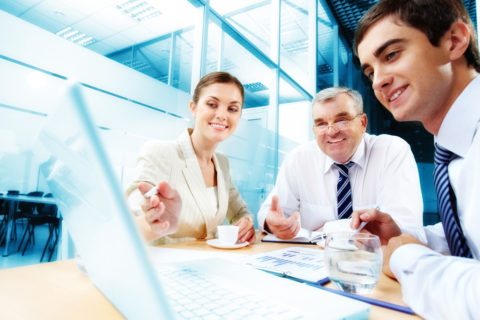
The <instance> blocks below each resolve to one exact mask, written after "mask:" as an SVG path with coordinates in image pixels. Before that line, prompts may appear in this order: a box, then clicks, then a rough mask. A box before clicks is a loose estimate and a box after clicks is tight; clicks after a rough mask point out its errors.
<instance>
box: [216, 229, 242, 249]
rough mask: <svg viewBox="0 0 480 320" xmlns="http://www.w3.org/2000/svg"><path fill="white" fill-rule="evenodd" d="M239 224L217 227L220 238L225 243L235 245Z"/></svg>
mask: <svg viewBox="0 0 480 320" xmlns="http://www.w3.org/2000/svg"><path fill="white" fill-rule="evenodd" d="M238 229H239V227H238V226H230V225H222V226H218V227H217V235H218V240H219V241H220V243H221V244H223V245H233V244H235V243H236V242H237V240H238Z"/></svg>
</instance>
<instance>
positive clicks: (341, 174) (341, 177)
mask: <svg viewBox="0 0 480 320" xmlns="http://www.w3.org/2000/svg"><path fill="white" fill-rule="evenodd" d="M353 164H354V163H353V162H349V163H347V164H339V163H335V165H336V166H337V168H338V183H337V208H338V219H347V218H350V216H351V215H352V211H353V210H352V189H351V187H350V179H349V177H348V169H349V168H350V167H351V166H353Z"/></svg>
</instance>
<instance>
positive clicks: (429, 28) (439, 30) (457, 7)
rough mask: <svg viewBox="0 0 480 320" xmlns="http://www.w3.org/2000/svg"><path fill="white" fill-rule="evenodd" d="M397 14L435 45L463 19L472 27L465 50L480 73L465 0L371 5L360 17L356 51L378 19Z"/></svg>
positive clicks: (392, 1) (402, 0)
mask: <svg viewBox="0 0 480 320" xmlns="http://www.w3.org/2000/svg"><path fill="white" fill-rule="evenodd" d="M387 16H396V17H398V18H399V19H400V21H402V22H403V23H405V24H407V25H408V26H411V27H413V28H416V29H418V30H420V31H421V32H423V33H424V34H425V35H426V36H427V37H428V40H429V41H430V43H431V44H432V45H433V46H438V44H439V41H440V38H441V37H442V36H443V35H444V34H445V32H446V31H447V30H448V29H449V28H450V26H451V25H452V23H453V22H455V21H457V20H461V21H463V22H465V23H466V24H467V25H468V27H469V29H470V35H471V36H470V45H469V46H468V48H467V50H466V51H465V58H466V59H467V63H468V65H470V66H473V67H474V68H475V70H477V71H478V72H480V57H479V52H478V47H477V39H476V36H475V29H474V27H473V24H472V20H471V19H470V17H469V16H468V12H467V11H466V9H465V6H464V5H463V3H462V1H461V0H386V1H380V2H379V3H378V4H376V5H375V6H373V7H372V8H370V10H368V12H367V13H366V14H365V15H364V16H363V17H362V19H360V22H359V23H358V26H357V30H356V32H355V39H354V50H355V53H356V54H357V49H358V44H359V43H360V42H361V41H362V39H363V37H364V36H365V33H366V32H367V30H368V29H369V28H370V26H371V25H373V24H374V23H375V22H377V21H379V20H381V19H383V18H385V17H387Z"/></svg>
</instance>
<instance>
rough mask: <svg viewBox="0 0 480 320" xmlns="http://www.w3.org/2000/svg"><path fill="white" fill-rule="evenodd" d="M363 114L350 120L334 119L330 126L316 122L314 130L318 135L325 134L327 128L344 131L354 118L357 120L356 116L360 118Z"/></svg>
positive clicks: (323, 122) (326, 123) (345, 118)
mask: <svg viewBox="0 0 480 320" xmlns="http://www.w3.org/2000/svg"><path fill="white" fill-rule="evenodd" d="M362 114H363V113H359V114H357V115H356V116H354V117H352V118H347V117H341V118H338V119H335V120H334V121H333V123H332V124H329V123H328V122H326V121H320V122H316V123H315V124H314V128H315V130H317V131H318V132H320V133H325V132H327V131H328V128H330V127H331V128H332V129H333V130H335V129H336V130H339V131H340V130H345V129H347V128H348V126H349V125H350V122H352V121H353V120H354V119H355V118H357V117H358V116H361V115H362Z"/></svg>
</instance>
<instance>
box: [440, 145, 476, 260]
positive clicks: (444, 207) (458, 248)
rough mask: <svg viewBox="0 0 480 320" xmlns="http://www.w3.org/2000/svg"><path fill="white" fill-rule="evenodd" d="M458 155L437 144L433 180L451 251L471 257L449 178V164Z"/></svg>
mask: <svg viewBox="0 0 480 320" xmlns="http://www.w3.org/2000/svg"><path fill="white" fill-rule="evenodd" d="M456 157H457V155H455V154H454V153H452V152H450V151H448V150H447V149H444V148H442V147H440V146H439V145H437V144H435V169H434V170H433V182H434V184H435V191H436V192H437V201H438V209H439V211H440V217H441V218H442V225H443V230H444V232H445V237H446V238H447V242H448V247H449V249H450V253H451V254H452V255H454V256H459V257H466V258H471V257H472V254H471V252H470V249H469V248H468V245H467V241H466V239H465V236H464V235H463V231H462V227H461V226H460V221H459V219H458V215H457V199H456V197H455V193H454V192H453V189H452V186H451V185H450V179H449V178H448V164H449V163H450V161H452V160H453V159H455V158H456Z"/></svg>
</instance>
